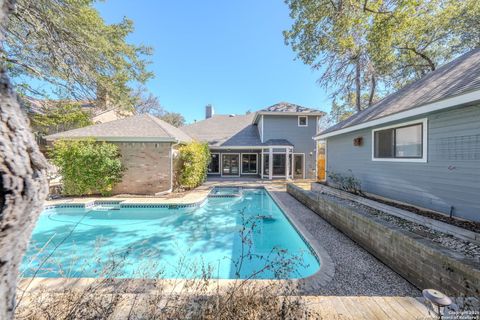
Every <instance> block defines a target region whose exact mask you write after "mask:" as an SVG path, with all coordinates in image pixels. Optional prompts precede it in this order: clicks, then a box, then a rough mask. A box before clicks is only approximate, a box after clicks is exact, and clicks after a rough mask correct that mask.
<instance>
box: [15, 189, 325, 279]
mask: <svg viewBox="0 0 480 320" xmlns="http://www.w3.org/2000/svg"><path fill="white" fill-rule="evenodd" d="M216 191H217V194H218V193H219V192H220V193H221V192H222V191H226V190H216ZM215 193H216V192H215V191H214V192H212V194H215ZM280 266H281V267H280ZM319 268H320V264H319V261H318V259H317V258H316V257H315V255H314V253H313V252H312V251H311V249H310V247H309V246H308V245H307V244H306V243H305V242H304V240H303V239H302V237H301V236H300V235H299V234H298V233H297V231H296V230H295V228H294V227H293V226H292V225H291V224H290V222H289V220H288V219H287V217H286V216H285V215H284V214H283V212H282V211H281V209H280V208H279V207H278V206H277V204H276V203H275V201H273V199H272V198H271V197H270V195H269V194H268V192H266V190H265V189H263V188H262V189H242V192H241V196H239V197H225V198H223V197H218V198H217V197H212V198H208V199H207V200H206V201H205V202H204V203H203V204H202V205H199V206H191V207H171V206H161V205H149V204H134V205H132V204H128V205H127V204H125V205H123V204H118V203H108V204H103V205H97V206H93V207H90V208H84V207H80V208H79V207H77V208H75V207H73V208H68V207H62V206H60V207H54V208H50V209H47V210H45V211H44V212H42V214H41V215H40V217H39V220H38V222H37V225H36V227H35V229H34V231H33V234H32V239H31V241H30V245H29V248H28V250H27V254H26V256H25V258H24V261H23V263H22V266H21V272H22V276H23V277H32V276H36V277H50V278H58V277H67V278H85V277H87V278H92V277H93V278H95V277H112V278H197V277H200V276H202V274H206V273H208V276H209V277H212V278H220V279H234V278H250V277H251V278H257V279H272V278H303V277H307V276H310V275H312V274H314V273H315V272H317V271H318V270H319Z"/></svg>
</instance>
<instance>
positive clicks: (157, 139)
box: [45, 136, 178, 143]
mask: <svg viewBox="0 0 480 320" xmlns="http://www.w3.org/2000/svg"><path fill="white" fill-rule="evenodd" d="M90 138H93V139H95V140H97V141H112V142H171V143H177V142H178V140H177V139H175V138H165V137H108V136H105V137H92V136H85V137H80V136H79V137H62V136H59V137H52V136H46V137H45V139H46V140H47V141H55V140H78V139H90Z"/></svg>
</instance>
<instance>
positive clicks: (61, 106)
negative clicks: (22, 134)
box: [30, 102, 93, 135]
mask: <svg viewBox="0 0 480 320" xmlns="http://www.w3.org/2000/svg"><path fill="white" fill-rule="evenodd" d="M30 122H31V125H32V128H33V130H34V131H35V132H38V133H40V134H41V135H49V134H53V133H57V132H62V131H66V130H71V129H76V128H81V127H86V126H89V125H91V124H93V122H92V120H91V114H90V112H87V111H84V110H82V107H81V105H80V104H78V103H71V102H67V103H62V102H56V103H55V104H54V105H51V106H47V107H46V108H44V110H43V113H36V114H33V115H32V116H31V118H30Z"/></svg>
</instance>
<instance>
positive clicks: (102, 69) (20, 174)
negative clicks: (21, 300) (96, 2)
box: [0, 0, 151, 320]
mask: <svg viewBox="0 0 480 320" xmlns="http://www.w3.org/2000/svg"><path fill="white" fill-rule="evenodd" d="M92 4H93V1H88V0H36V1H27V0H20V1H19V2H18V7H17V6H16V1H15V0H0V25H1V26H2V37H1V38H0V39H1V41H2V43H1V46H0V155H1V156H0V319H6V320H8V319H13V315H14V310H15V292H16V281H17V276H18V267H19V265H20V263H21V260H22V257H23V254H24V252H25V250H26V247H27V244H28V241H29V239H30V235H31V232H32V229H33V227H34V225H35V222H36V220H37V218H38V215H39V213H40V211H41V210H42V209H43V201H44V199H45V197H46V195H47V192H48V187H47V178H46V169H47V162H46V160H45V158H44V157H43V155H42V154H41V153H40V151H39V149H38V146H37V145H36V143H35V139H34V137H33V135H32V133H31V132H30V130H29V129H28V121H27V119H26V118H25V115H24V114H23V112H22V111H21V108H20V104H19V101H18V99H17V96H16V94H15V92H14V89H13V85H12V83H11V81H10V79H9V77H8V75H7V72H8V73H9V74H10V75H12V76H13V77H14V80H15V84H17V89H18V90H20V91H24V92H27V91H28V92H33V93H41V92H39V90H38V88H34V87H33V86H32V85H31V83H32V82H28V83H30V85H28V84H27V82H22V81H21V79H23V78H27V79H36V80H38V82H41V83H48V84H49V85H50V88H51V90H53V91H55V92H56V93H58V94H64V95H65V96H67V97H68V98H72V97H73V98H79V97H85V96H92V94H94V92H96V90H97V88H99V87H100V88H104V89H105V90H107V91H108V92H109V93H111V96H112V100H113V101H131V95H130V93H131V90H130V88H129V85H130V84H131V81H133V82H134V81H138V82H142V81H143V82H144V81H145V80H147V79H148V78H149V77H150V76H151V74H150V73H148V72H147V71H146V70H145V67H146V62H145V61H144V60H143V59H141V58H140V57H141V56H142V55H143V54H147V53H149V51H148V50H147V48H144V47H136V46H133V45H130V44H128V43H127V42H126V40H125V39H126V37H127V35H128V34H129V33H130V32H131V31H132V23H131V21H128V20H124V21H123V22H122V23H120V24H117V25H106V24H105V23H104V22H103V20H102V19H101V18H100V16H99V14H98V12H96V11H95V9H94V8H93V6H92ZM33 83H35V81H34V82H33Z"/></svg>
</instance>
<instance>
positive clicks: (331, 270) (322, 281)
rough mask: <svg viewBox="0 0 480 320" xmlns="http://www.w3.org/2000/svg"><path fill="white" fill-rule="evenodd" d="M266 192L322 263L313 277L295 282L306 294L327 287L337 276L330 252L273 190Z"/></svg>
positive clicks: (267, 188)
mask: <svg viewBox="0 0 480 320" xmlns="http://www.w3.org/2000/svg"><path fill="white" fill-rule="evenodd" d="M265 190H266V191H267V193H268V194H269V195H270V197H271V198H272V199H273V201H274V202H275V203H276V204H277V206H278V207H279V208H280V209H281V210H282V212H283V213H284V214H285V217H286V218H287V219H288V221H289V222H290V223H291V224H292V225H293V227H294V228H295V229H296V231H297V233H298V234H299V235H300V236H301V237H302V238H303V241H304V242H305V244H306V245H307V246H308V247H309V248H310V249H311V250H312V251H313V253H314V254H315V256H316V258H317V259H318V260H319V262H320V269H319V270H318V271H317V272H315V273H314V274H312V275H311V276H308V277H305V278H301V279H295V280H294V281H296V282H297V283H298V285H299V287H300V288H301V289H302V290H304V291H305V292H311V291H314V290H315V288H318V287H320V286H325V285H326V284H327V283H328V282H330V281H331V280H332V279H333V276H334V275H335V264H334V263H333V260H332V258H331V257H330V255H329V254H328V252H327V251H326V250H325V249H324V248H323V247H322V246H321V245H320V242H319V241H318V239H317V238H315V237H314V236H313V235H312V234H311V233H310V232H309V231H308V230H307V229H306V228H305V226H304V225H303V224H302V223H300V222H299V221H298V219H297V218H296V217H295V214H294V213H293V212H291V210H290V209H289V208H287V207H285V206H284V205H283V204H282V203H281V202H280V200H279V199H278V198H277V197H276V196H275V194H274V193H273V192H272V191H273V190H272V188H269V187H267V186H266V187H265Z"/></svg>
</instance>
